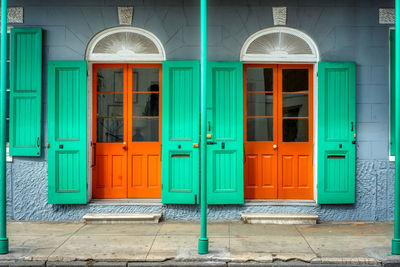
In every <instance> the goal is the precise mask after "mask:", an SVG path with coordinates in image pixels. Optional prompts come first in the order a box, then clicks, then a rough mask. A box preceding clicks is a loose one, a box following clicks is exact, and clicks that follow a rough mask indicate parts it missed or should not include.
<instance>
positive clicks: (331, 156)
mask: <svg viewBox="0 0 400 267" xmlns="http://www.w3.org/2000/svg"><path fill="white" fill-rule="evenodd" d="M344 158H346V156H345V155H329V156H328V159H344Z"/></svg>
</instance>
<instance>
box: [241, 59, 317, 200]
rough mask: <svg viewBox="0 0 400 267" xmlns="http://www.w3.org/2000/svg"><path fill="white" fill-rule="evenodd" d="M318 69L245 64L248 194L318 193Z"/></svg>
mask: <svg viewBox="0 0 400 267" xmlns="http://www.w3.org/2000/svg"><path fill="white" fill-rule="evenodd" d="M312 70H313V67H312V66H311V65H264V64H262V65H261V64H249V65H245V66H244V113H245V114H244V118H245V119H244V129H245V130H244V139H245V140H244V144H245V174H244V179H245V180H244V185H245V188H244V189H245V198H247V199H277V198H278V199H312V198H313V166H312V152H313V151H312V147H313V146H312V144H313V138H312V131H313V116H312V115H313V105H312V103H313V101H312V99H313V98H312V95H313V72H312Z"/></svg>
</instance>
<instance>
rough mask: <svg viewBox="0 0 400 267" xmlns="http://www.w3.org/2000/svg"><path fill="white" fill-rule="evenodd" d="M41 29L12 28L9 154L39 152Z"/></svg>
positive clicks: (26, 154)
mask: <svg viewBox="0 0 400 267" xmlns="http://www.w3.org/2000/svg"><path fill="white" fill-rule="evenodd" d="M41 110H42V29H39V28H23V29H11V45H10V127H9V141H10V155H12V156H35V157H38V156H40V152H41Z"/></svg>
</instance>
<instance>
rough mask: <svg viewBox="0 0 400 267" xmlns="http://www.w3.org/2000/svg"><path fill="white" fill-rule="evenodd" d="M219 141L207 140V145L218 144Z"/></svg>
mask: <svg viewBox="0 0 400 267" xmlns="http://www.w3.org/2000/svg"><path fill="white" fill-rule="evenodd" d="M216 144H217V142H207V145H216Z"/></svg>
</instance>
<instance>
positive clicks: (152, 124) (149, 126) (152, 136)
mask: <svg viewBox="0 0 400 267" xmlns="http://www.w3.org/2000/svg"><path fill="white" fill-rule="evenodd" d="M132 135H133V136H132V141H134V142H152V141H153V142H157V141H158V118H149V119H137V118H133V131H132Z"/></svg>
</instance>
